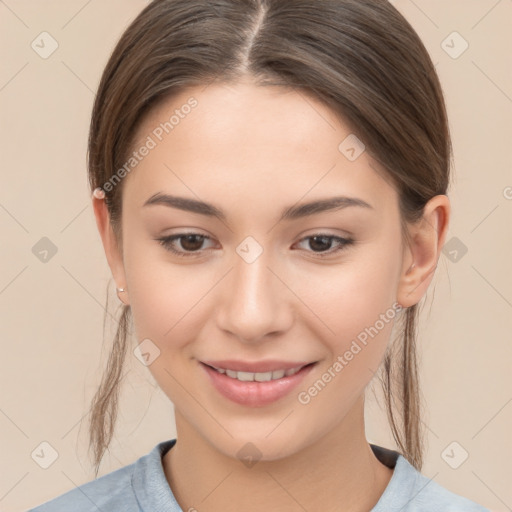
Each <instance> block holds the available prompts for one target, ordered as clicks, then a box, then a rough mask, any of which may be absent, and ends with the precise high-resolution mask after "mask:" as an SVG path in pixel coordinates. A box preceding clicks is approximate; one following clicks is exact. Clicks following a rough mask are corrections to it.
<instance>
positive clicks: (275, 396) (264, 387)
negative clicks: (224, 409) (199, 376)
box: [200, 361, 317, 407]
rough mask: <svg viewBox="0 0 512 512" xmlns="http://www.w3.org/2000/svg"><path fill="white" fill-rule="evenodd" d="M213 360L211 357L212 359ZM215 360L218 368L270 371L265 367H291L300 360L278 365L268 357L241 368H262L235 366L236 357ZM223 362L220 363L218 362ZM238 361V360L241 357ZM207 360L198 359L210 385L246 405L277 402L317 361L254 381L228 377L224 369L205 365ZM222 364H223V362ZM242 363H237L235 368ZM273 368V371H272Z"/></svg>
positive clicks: (295, 385)
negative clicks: (277, 377) (266, 359)
mask: <svg viewBox="0 0 512 512" xmlns="http://www.w3.org/2000/svg"><path fill="white" fill-rule="evenodd" d="M213 362H214V361H212V363H213ZM215 363H216V364H212V365H211V366H217V367H218V368H225V367H227V368H230V369H233V370H235V371H252V372H254V373H257V372H264V371H265V370H266V371H271V370H269V369H268V368H274V370H285V369H290V368H296V367H297V366H300V365H301V363H293V366H290V363H285V365H284V366H283V362H280V365H281V366H276V365H275V361H273V362H271V361H267V362H265V363H258V364H256V363H246V364H245V365H244V368H255V367H259V368H263V370H248V369H239V370H238V369H236V368H237V365H232V363H235V361H230V362H229V363H230V364H226V363H228V361H215ZM221 363H222V364H221ZM238 363H241V362H240V361H239V362H238ZM209 364H210V363H203V362H201V361H200V366H201V368H203V369H204V371H205V372H206V374H207V375H208V377H209V378H210V382H211V383H212V385H213V387H214V388H215V389H216V390H217V391H218V392H219V393H220V394H221V395H223V396H224V397H225V398H228V399H229V400H231V401H232V402H235V403H237V404H240V405H245V406H248V407H263V406H265V405H268V404H271V403H273V402H276V401H277V400H279V399H281V398H283V397H285V396H286V395H288V394H289V393H290V392H291V391H292V390H293V389H294V388H295V387H297V386H298V385H299V384H300V382H301V381H302V380H303V379H304V378H305V377H306V375H307V374H308V373H309V372H310V371H311V370H312V369H313V368H314V367H315V366H316V364H317V362H310V363H304V364H305V365H307V366H304V367H303V368H301V369H300V370H299V371H298V372H297V373H295V374H293V375H289V376H288V377H286V376H285V377H283V378H281V379H276V380H271V381H266V382H257V381H249V382H248V381H240V380H238V379H233V378H231V377H228V376H227V375H225V374H223V373H219V372H218V371H217V370H214V369H213V368H210V366H208V365H209ZM224 365H225V366H224ZM241 366H242V365H241V364H239V365H238V368H239V367H241ZM274 370H272V371H274Z"/></svg>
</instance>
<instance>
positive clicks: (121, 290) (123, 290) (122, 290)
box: [116, 288, 126, 292]
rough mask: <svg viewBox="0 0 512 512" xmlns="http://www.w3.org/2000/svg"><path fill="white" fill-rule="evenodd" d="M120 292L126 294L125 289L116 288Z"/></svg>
mask: <svg viewBox="0 0 512 512" xmlns="http://www.w3.org/2000/svg"><path fill="white" fill-rule="evenodd" d="M116 290H117V291H118V292H125V291H126V290H125V289H124V288H116Z"/></svg>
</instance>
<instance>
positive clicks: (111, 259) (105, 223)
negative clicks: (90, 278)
mask: <svg viewBox="0 0 512 512" xmlns="http://www.w3.org/2000/svg"><path fill="white" fill-rule="evenodd" d="M103 197H104V193H103V192H102V191H101V193H98V194H97V195H96V191H95V193H93V195H92V206H93V210H94V216H95V217H96V226H97V227H98V231H99V233H100V236H101V241H102V242H103V248H104V249H105V255H106V257H107V261H108V266H109V267H110V271H111V272H112V276H113V278H114V281H115V283H116V287H119V288H124V289H125V290H126V291H124V292H118V293H117V294H118V297H119V300H121V302H123V303H124V304H126V305H128V304H129V301H128V291H127V289H126V275H125V270H124V262H123V254H122V250H120V248H119V247H118V244H117V240H116V237H115V234H114V230H113V229H112V225H111V224H110V215H109V212H108V208H107V205H106V203H105V200H104V199H103Z"/></svg>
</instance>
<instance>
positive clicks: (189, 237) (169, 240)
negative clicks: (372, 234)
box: [156, 233, 355, 258]
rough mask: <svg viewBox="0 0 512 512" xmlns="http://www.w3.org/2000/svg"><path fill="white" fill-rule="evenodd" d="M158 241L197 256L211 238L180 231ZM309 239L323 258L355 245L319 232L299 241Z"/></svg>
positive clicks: (171, 248)
mask: <svg viewBox="0 0 512 512" xmlns="http://www.w3.org/2000/svg"><path fill="white" fill-rule="evenodd" d="M156 240H157V241H158V242H160V244H161V245H162V246H163V247H164V248H165V249H166V250H167V251H169V252H172V253H173V254H176V255H177V256H187V257H195V256H200V255H201V252H202V245H203V243H204V241H205V240H211V238H210V237H209V236H206V235H202V234H200V233H178V234H175V235H170V236H165V237H161V238H156ZM178 240H179V241H180V242H179V245H181V249H177V248H176V241H178ZM305 241H309V246H310V247H311V248H312V249H313V250H312V251H308V252H313V253H314V254H315V255H317V256H318V257H320V258H323V257H325V256H327V255H330V254H333V253H337V252H340V251H342V250H344V249H345V248H346V247H348V246H350V245H353V244H354V243H355V240H354V239H352V238H342V237H340V236H335V235H328V234H322V233H318V234H315V235H311V236H307V237H305V238H303V239H302V240H301V241H300V242H299V243H303V242H305ZM333 241H335V242H337V244H338V246H337V247H336V248H335V249H334V250H331V249H330V248H331V246H332V244H333Z"/></svg>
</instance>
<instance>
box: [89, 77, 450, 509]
mask: <svg viewBox="0 0 512 512" xmlns="http://www.w3.org/2000/svg"><path fill="white" fill-rule="evenodd" d="M191 96H193V97H194V98H196V99H197V101H198V106H197V107H196V108H194V109H192V111H191V112H190V113H189V114H188V115H187V116H186V117H185V118H184V119H181V120H180V123H179V125H177V126H176V127H175V129H174V130H173V131H172V132H170V133H169V134H167V135H165V136H164V138H163V140H162V141H161V142H159V143H158V145H157V146H156V147H155V148H154V149H152V150H151V151H150V152H149V154H148V155H147V156H146V157H145V158H144V159H143V160H142V161H141V162H140V163H139V164H138V165H137V166H136V168H135V169H134V170H132V171H131V172H130V174H128V175H127V176H126V177H125V178H124V184H123V187H124V188H123V215H122V230H123V237H124V239H123V246H122V248H121V247H119V246H118V245H117V244H116V242H115V237H114V233H113V231H112V228H111V226H110V220H109V216H108V212H107V209H106V206H105V204H104V201H103V200H101V199H97V198H95V197H93V206H94V212H95V216H96V221H97V226H98V229H99V232H100V235H101V238H102V242H103V245H104V248H105V253H106V257H107V260H108V263H109V266H110V268H111V271H112V275H113V277H114V279H115V282H116V285H117V286H118V287H124V288H125V289H126V290H127V291H126V292H125V293H120V294H119V298H120V300H122V301H123V302H124V303H125V304H130V306H131V308H132V313H133V317H134V324H135V331H136V334H137V340H139V342H140V341H142V340H143V339H146V338H149V339H150V340H151V341H152V342H153V343H154V344H155V345H156V346H157V347H158V349H159V350H160V355H159V357H157V358H156V359H155V360H154V362H153V363H152V364H151V365H150V366H148V368H149V370H150V372H151V373H152V375H153V376H154V378H155V379H156V381H157V382H158V384H159V385H160V387H161V388H162V390H163V391H164V392H165V393H166V394H167V396H168V397H169V399H170V400H171V401H172V402H173V404H174V407H175V416H176V428H177V437H178V442H177V444H176V446H175V447H174V448H173V449H172V450H170V451H169V452H168V453H167V454H166V455H165V456H164V458H163V466H164V471H165V475H166V478H167V480H168V482H169V485H170V486H171V488H172V490H173V492H174V494H175V496H176V499H177V501H178V503H179V504H180V506H181V508H182V509H183V510H185V511H186V510H189V509H190V508H191V507H194V508H195V509H197V510H199V511H201V512H203V511H220V510H223V511H231V510H233V511H234V510H237V511H238V510H246V511H261V510H280V511H290V512H291V511H303V510H304V509H306V510H309V511H313V510H335V509H336V510H337V509H338V508H339V505H340V504H343V509H344V510H346V511H367V510H370V509H371V508H372V507H373V506H374V505H375V504H376V503H377V501H378V499H379V497H380V496H381V494H382V493H383V492H384V489H385V488H386V486H387V484H388V482H389V480H390V478H391V476H392V470H391V469H389V468H387V467H386V466H384V465H383V464H382V463H380V462H379V461H378V459H377V458H376V457H375V456H374V455H373V452H372V451H371V448H370V446H369V444H368V441H367V440H366V437H365V432H364V391H365V388H366V386H367V385H368V384H369V382H370V381H371V379H372V377H373V373H374V372H375V371H376V370H377V368H378V367H379V365H380V362H381V361H382V358H383V355H384V352H385V349H386V346H387V344H388V342H389V341H390V334H391V329H392V327H393V322H394V321H393V320H391V321H389V322H388V323H387V324H385V327H384V328H382V329H381V330H380V331H379V332H378V334H377V335H376V336H374V337H373V338H370V341H369V342H368V344H367V345H366V346H365V347H364V349H363V350H361V351H360V352H359V353H358V354H357V355H356V356H355V357H354V358H353V359H352V360H351V361H350V362H349V364H347V365H346V366H345V367H344V368H343V370H342V371H341V372H339V373H338V374H337V375H336V377H335V378H333V379H332V380H331V382H329V383H328V385H326V386H325V388H324V389H323V390H322V391H321V392H320V393H318V395H317V396H315V397H314V398H312V399H311V401H310V402H309V403H308V404H301V403H300V402H299V401H298V399H297V394H298V393H299V392H300V391H303V390H307V389H308V388H309V387H310V386H311V385H312V384H313V383H314V382H315V381H316V380H317V379H319V378H320V377H321V375H322V374H323V373H324V372H326V371H327V369H328V368H329V367H330V366H332V364H333V362H334V361H335V360H336V358H337V357H338V356H339V355H340V354H344V353H345V352H346V351H347V350H348V349H349V347H350V344H351V342H352V341H353V340H354V339H356V337H357V335H358V334H359V333H360V332H361V331H363V330H364V328H365V327H367V326H371V325H374V324H375V322H376V320H377V319H378V318H379V315H380V314H383V313H386V311H390V310H393V307H392V305H393V303H395V302H398V303H399V304H400V305H401V306H403V307H404V308H405V307H409V306H412V305H414V304H416V303H417V302H419V300H420V299H421V298H422V297H423V295H424V294H425V293H426V290H427V288H428V286H429V284H430V282H431V280H432V277H433V275H434V272H433V270H435V267H436V265H437V262H438V259H439V256H440V251H441V248H442V245H443V243H444V239H445V237H446V233H447V229H448V221H449V215H450V203H449V200H448V198H447V197H446V196H444V195H440V196H436V197H434V198H432V199H431V200H430V201H429V203H428V204H427V206H426V208H425V211H424V212H425V213H424V218H423V220H422V221H421V222H418V223H417V224H415V225H410V226H409V232H410V234H411V244H410V245H407V244H406V243H404V242H403V240H402V238H401V232H400V222H399V220H400V215H399V209H398V195H397V193H396V191H395V190H394V188H393V187H392V186H391V185H390V182H389V180H386V179H385V178H384V177H383V176H384V175H383V174H382V173H381V172H377V171H378V164H377V163H376V162H375V161H373V160H372V159H371V157H370V156H369V155H368V152H363V153H362V154H361V156H359V158H357V159H356V160H355V161H349V160H348V159H347V158H346V157H345V156H344V155H343V154H342V153H341V152H340V151H339V150H338V146H339V144H340V143H341V142H342V141H343V140H344V139H345V138H346V137H347V136H348V135H349V134H351V133H352V130H351V129H350V127H349V126H348V124H346V123H345V122H344V121H343V120H341V119H339V118H337V117H336V116H335V115H334V113H333V112H332V111H331V110H329V109H328V108H327V107H326V106H324V105H323V104H321V103H320V102H319V101H317V100H316V99H315V98H314V97H312V96H308V95H306V94H305V93H303V92H301V93H298V92H295V91H292V90H289V89H285V88H279V87H261V86H256V85H254V84H253V83H251V82H250V81H240V82H238V83H236V84H230V85H225V84H224V85H221V84H212V85H209V86H208V87H206V88H205V87H204V86H203V87H193V88H190V89H187V90H183V91H181V93H180V94H179V95H178V96H175V97H173V98H172V99H169V100H167V101H166V102H165V103H164V104H161V105H160V106H158V107H157V108H156V109H155V110H153V111H152V112H151V113H150V115H149V116H148V117H146V118H145V119H144V121H143V123H142V124H141V125H140V127H139V129H138V132H137V134H138V137H137V139H138V141H139V142H138V143H140V141H144V140H145V139H146V137H147V136H148V135H149V134H151V133H152V130H154V128H155V127H156V126H158V125H159V123H160V122H163V121H165V120H167V119H169V117H170V116H171V115H172V113H173V111H174V110H175V109H176V108H180V106H182V105H183V104H185V103H186V102H187V100H188V99H189V98H190V97H191ZM135 147H139V146H138V145H137V144H136V145H135ZM157 192H162V193H167V194H173V195H179V196H185V197H188V198H193V199H201V200H203V201H207V202H210V203H213V204H215V205H216V206H217V207H218V208H220V209H222V210H223V211H224V212H225V213H226V216H227V221H225V222H222V221H220V220H219V219H216V218H213V217H212V218H210V217H206V216H204V215H200V214H197V213H191V212H186V211H182V210H179V209H175V208H170V207H168V206H163V205H153V206H146V207H143V204H144V202H145V201H146V200H147V199H148V198H149V197H150V196H152V195H153V194H155V193H157ZM337 195H347V196H353V197H357V198H361V199H363V200H364V201H366V202H368V203H369V204H370V205H371V206H372V207H373V208H372V209H364V208H357V207H349V208H345V209H343V210H338V211H329V212H322V213H319V214H315V215H312V216H310V217H305V218H302V219H296V220H291V221H281V222H278V216H279V214H280V213H281V211H282V209H284V208H285V207H287V206H291V205H294V204H296V203H298V202H306V201H310V200H313V199H320V198H327V197H332V196H337ZM188 231H193V232H197V233H199V234H203V235H206V236H208V237H210V240H208V239H206V240H204V242H203V243H202V244H201V242H200V241H199V242H194V244H191V243H189V244H188V245H187V243H186V240H184V239H181V244H180V240H176V241H175V242H174V245H173V246H174V247H175V248H176V249H177V250H181V251H182V252H186V251H187V250H188V251H189V252H193V251H194V250H195V251H196V252H197V251H199V252H200V253H202V254H201V255H200V256H198V257H193V256H192V257H179V256H175V255H173V254H172V253H170V252H168V251H167V250H166V249H165V248H164V247H163V246H162V245H160V243H159V242H158V241H156V240H155V238H157V237H161V236H167V235H171V234H177V233H180V232H181V233H183V232H188ZM325 233H327V234H329V235H332V236H340V237H345V238H346V237H352V238H354V239H355V241H356V242H355V244H354V245H349V246H345V248H343V249H342V250H341V251H338V252H332V251H334V250H335V249H336V248H337V247H339V244H338V243H337V242H336V240H335V239H334V240H332V241H331V243H330V244H329V243H326V244H324V245H323V246H320V247H319V246H318V245H315V244H314V241H313V240H312V239H307V238H306V237H308V236H309V237H311V236H314V235H315V234H325ZM247 236H252V237H253V238H254V239H255V240H256V241H257V243H258V244H259V245H260V246H261V247H262V248H263V253H262V254H261V255H260V256H259V257H258V258H257V259H256V260H255V261H254V262H252V263H247V262H246V261H245V260H244V259H243V258H241V257H240V256H239V255H238V253H237V252H236V248H237V246H238V245H239V244H240V243H241V242H242V241H243V240H244V239H245V238H246V237H247ZM327 242H329V241H327ZM322 251H323V253H329V251H331V254H328V255H327V256H326V257H324V258H323V259H322V258H320V257H319V253H321V252H322ZM413 263H414V266H413V267H412V268H411V265H412V264H413ZM225 358H226V359H227V358H233V359H240V360H250V361H255V360H262V359H282V360H287V361H319V363H318V364H317V366H316V367H315V368H314V370H313V371H312V372H311V373H310V374H309V375H307V377H306V379H305V380H304V381H303V382H302V383H301V384H300V385H299V389H297V390H293V391H292V392H291V393H290V394H289V395H287V396H286V397H284V398H282V399H280V400H278V401H277V402H274V403H272V404H270V405H267V406H264V407H247V406H242V405H238V404H235V403H234V402H231V401H229V400H228V399H226V398H225V397H223V396H222V395H220V394H219V393H218V392H217V391H216V390H215V389H214V388H213V387H212V385H211V384H210V382H209V379H208V378H207V377H208V376H207V375H206V374H205V372H204V370H203V369H202V368H201V366H200V365H199V363H198V360H207V359H225ZM248 442H251V443H253V444H254V445H256V447H257V448H258V450H259V451H260V452H261V458H260V460H259V461H258V462H257V463H256V464H255V465H253V466H252V467H246V466H245V465H244V464H242V463H241V461H240V459H239V458H238V456H237V452H238V451H239V450H240V449H241V448H242V447H243V446H244V445H245V444H246V443H248Z"/></svg>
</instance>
